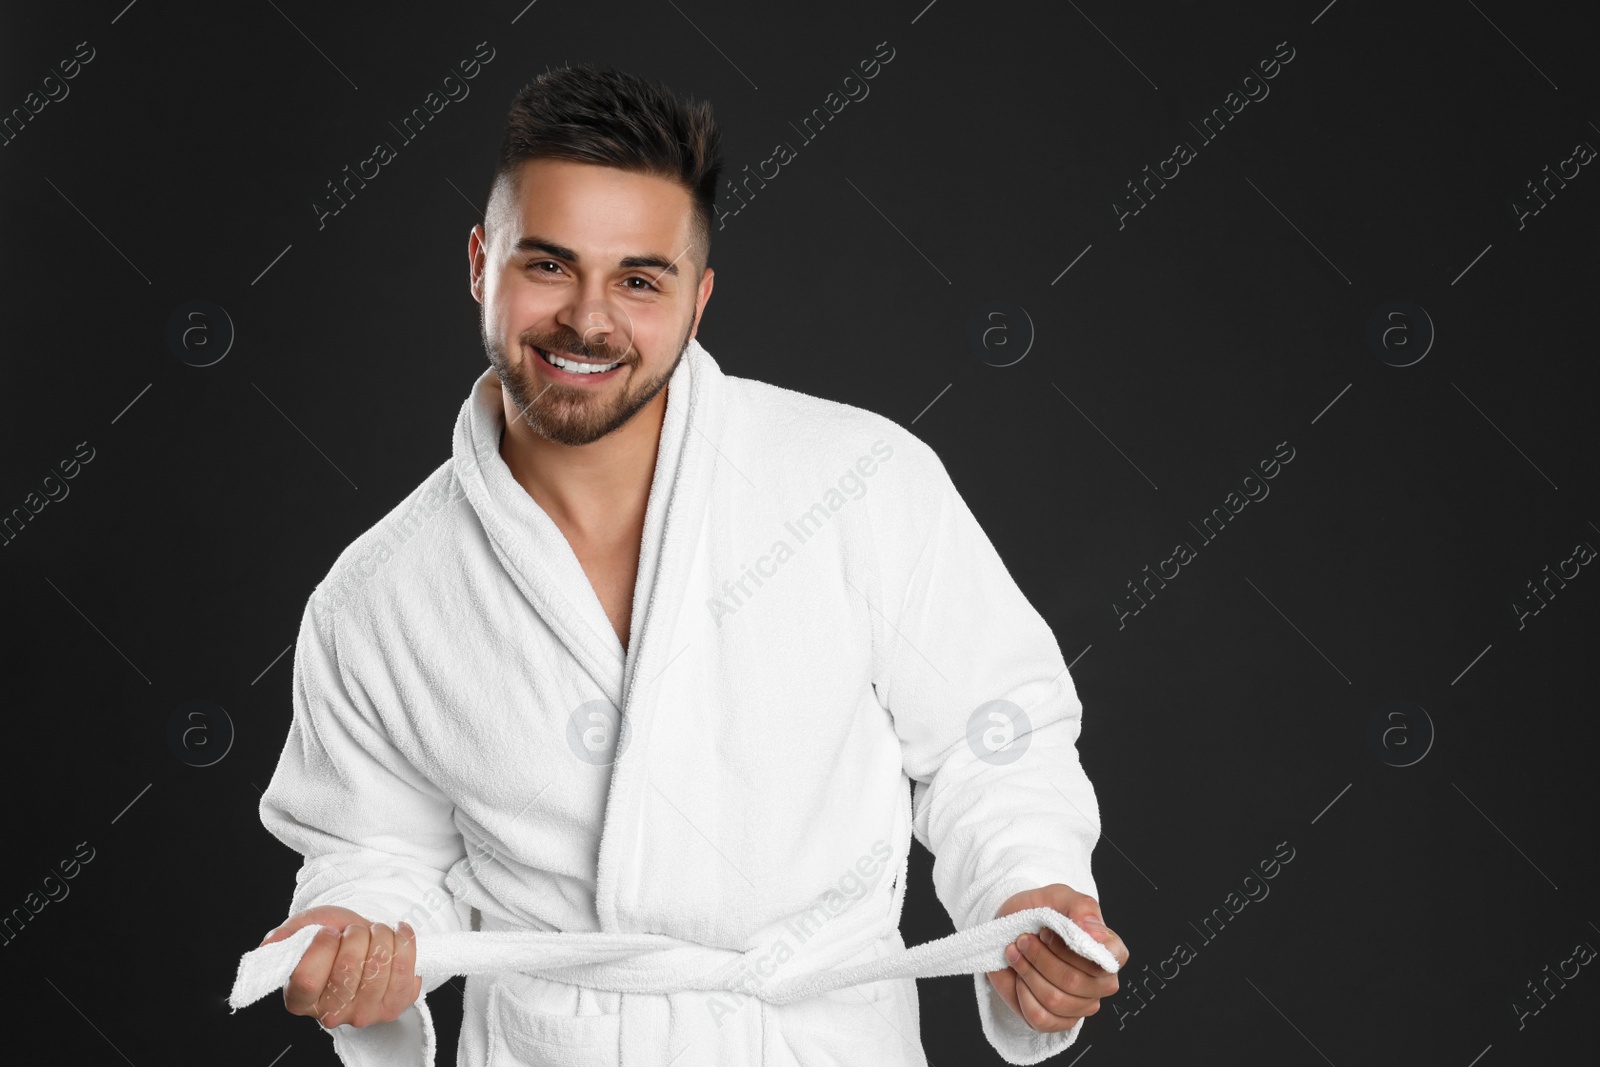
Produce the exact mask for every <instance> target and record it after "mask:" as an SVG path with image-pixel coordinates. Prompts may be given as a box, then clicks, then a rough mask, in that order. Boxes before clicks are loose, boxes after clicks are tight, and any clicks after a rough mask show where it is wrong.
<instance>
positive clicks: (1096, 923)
mask: <svg viewBox="0 0 1600 1067" xmlns="http://www.w3.org/2000/svg"><path fill="white" fill-rule="evenodd" d="M1067 918H1070V920H1072V921H1074V923H1077V925H1078V928H1080V929H1082V931H1083V933H1086V934H1088V936H1090V937H1093V939H1094V941H1098V942H1101V944H1102V945H1106V950H1107V952H1110V955H1112V958H1114V960H1117V968H1118V969H1120V968H1123V966H1126V965H1128V945H1125V944H1123V942H1122V937H1118V936H1117V931H1114V929H1112V928H1110V926H1107V925H1106V920H1104V918H1101V917H1099V913H1098V912H1094V910H1083V912H1080V913H1078V915H1069V917H1067Z"/></svg>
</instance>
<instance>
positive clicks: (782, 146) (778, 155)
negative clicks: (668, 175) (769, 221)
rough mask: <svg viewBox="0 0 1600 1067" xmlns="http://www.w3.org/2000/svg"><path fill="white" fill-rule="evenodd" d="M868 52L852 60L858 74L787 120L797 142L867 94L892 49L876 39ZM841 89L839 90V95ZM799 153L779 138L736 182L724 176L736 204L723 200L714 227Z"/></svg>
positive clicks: (722, 225) (816, 133)
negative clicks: (797, 122)
mask: <svg viewBox="0 0 1600 1067" xmlns="http://www.w3.org/2000/svg"><path fill="white" fill-rule="evenodd" d="M886 50H887V51H886ZM872 55H873V58H871V59H863V60H861V61H860V62H858V63H857V64H856V70H858V71H860V76H859V77H857V76H856V73H855V72H854V71H852V72H851V73H849V74H846V75H845V76H844V79H843V80H842V81H841V82H840V83H839V88H838V89H834V90H832V91H830V92H829V93H828V95H827V96H825V97H823V98H822V104H821V105H820V106H818V107H814V108H812V109H811V114H809V115H807V116H806V117H805V118H803V119H801V120H800V125H799V126H796V125H795V124H794V123H793V122H791V123H789V127H790V128H791V129H793V130H794V131H795V133H797V134H799V135H800V144H801V145H802V146H804V145H808V144H810V143H811V142H812V141H814V140H816V139H817V137H818V136H819V135H820V134H821V133H822V131H823V130H824V129H826V128H827V125H828V123H829V122H831V121H833V120H834V119H835V118H837V117H838V115H839V113H840V112H841V111H843V110H844V109H845V108H847V107H849V106H850V104H851V103H852V102H854V103H860V102H861V101H862V100H865V99H866V98H867V94H868V93H870V92H872V87H871V86H870V85H868V84H867V82H869V81H871V80H872V79H873V78H876V77H877V76H878V75H879V74H880V73H882V70H883V67H884V65H886V64H888V63H889V61H890V60H892V59H894V55H895V52H894V49H893V48H892V47H890V45H889V42H888V41H879V42H878V47H877V49H876V50H875V51H874V52H873V53H872ZM841 90H843V94H842V95H841V92H840V91H841ZM799 155H800V153H799V151H798V150H796V149H795V147H794V145H793V144H792V143H791V142H789V141H779V142H778V143H777V144H775V145H773V146H772V154H771V155H770V156H768V157H767V158H766V159H763V160H762V161H761V162H760V163H757V164H756V171H755V173H754V174H752V173H750V165H749V164H748V163H746V164H745V166H744V171H743V173H744V177H743V178H741V179H740V180H739V182H738V184H735V183H734V180H733V179H732V178H728V179H726V180H725V181H724V183H723V184H725V185H726V186H727V192H728V194H729V195H730V196H732V197H733V199H734V200H736V201H738V203H739V206H738V207H728V206H727V201H724V202H723V205H722V206H719V207H718V208H717V229H719V230H722V229H726V228H727V225H728V220H729V219H730V218H732V217H733V216H735V215H737V214H738V213H739V212H741V211H743V210H744V209H745V208H746V207H748V206H749V204H747V203H746V201H747V200H754V199H755V198H756V191H757V190H758V189H765V188H766V187H767V182H769V181H772V180H774V179H775V178H777V177H778V175H779V174H781V173H783V168H784V167H786V166H788V165H789V164H790V163H793V162H794V161H795V160H796V159H797V158H799ZM729 170H732V168H731V167H730V168H729ZM752 183H754V186H755V187H754V188H752V187H751V185H752Z"/></svg>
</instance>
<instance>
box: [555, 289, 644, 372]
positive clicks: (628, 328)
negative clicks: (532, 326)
mask: <svg viewBox="0 0 1600 1067" xmlns="http://www.w3.org/2000/svg"><path fill="white" fill-rule="evenodd" d="M557 320H558V321H559V322H561V324H562V325H564V326H566V327H567V328H568V329H569V330H571V331H572V332H573V333H575V334H577V335H578V339H579V340H581V341H582V342H583V343H584V345H585V346H586V347H591V348H604V349H605V350H606V351H608V352H614V353H617V354H618V356H619V357H625V356H627V355H628V353H630V352H632V351H633V319H632V318H631V317H630V316H629V315H628V312H627V310H626V309H625V308H624V307H622V305H621V304H620V303H618V302H617V301H616V300H614V299H611V298H609V297H606V296H590V297H587V298H585V299H582V300H579V301H578V302H577V303H574V304H573V305H571V306H570V307H568V308H566V309H565V310H564V312H563V313H562V314H561V315H559V316H558V317H557Z"/></svg>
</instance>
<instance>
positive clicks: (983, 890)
mask: <svg viewBox="0 0 1600 1067" xmlns="http://www.w3.org/2000/svg"><path fill="white" fill-rule="evenodd" d="M907 450H908V451H909V452H910V453H911V455H909V456H907V459H908V460H910V461H912V462H909V463H908V464H907V467H906V468H903V470H904V471H905V473H906V474H907V475H908V477H909V478H911V479H914V480H915V481H916V482H917V483H918V484H917V486H916V487H915V490H914V491H913V492H912V493H911V494H910V499H909V501H906V502H905V503H904V504H903V507H902V510H901V512H900V513H901V514H902V515H903V516H904V520H903V524H902V525H901V526H899V527H898V528H897V529H896V530H895V533H894V535H893V536H895V537H896V539H897V541H898V543H896V544H891V545H880V548H879V561H878V566H879V568H880V571H879V574H880V581H879V586H880V588H879V593H880V595H881V596H882V598H883V599H882V601H881V603H880V611H879V612H875V613H874V620H875V621H874V640H873V643H874V671H875V678H874V685H875V686H876V688H877V691H878V695H879V700H880V702H881V703H882V704H883V705H884V707H886V708H887V709H888V710H889V711H890V713H891V714H892V716H893V718H894V724H895V730H896V733H897V734H898V735H899V737H900V740H901V751H902V759H903V765H904V768H905V771H906V773H907V775H909V776H910V777H911V779H912V780H913V787H912V793H913V809H914V817H913V823H912V825H913V832H914V833H915V834H916V837H917V840H919V841H920V842H922V844H924V845H925V846H927V847H928V849H929V850H930V851H931V852H932V853H933V855H934V866H933V883H934V890H935V892H936V894H937V896H938V898H939V901H940V902H941V903H942V904H943V905H944V907H945V909H946V911H948V912H949V914H950V917H951V920H952V921H953V922H954V923H955V926H956V928H957V929H958V930H965V929H968V928H970V927H972V926H975V925H977V924H979V923H982V922H986V921H988V920H990V919H993V918H994V917H995V912H996V910H997V909H998V908H999V907H1000V905H1001V904H1002V903H1003V902H1004V901H1005V900H1006V899H1007V898H1008V897H1011V896H1012V895H1014V894H1016V893H1020V892H1022V891H1023V890H1026V889H1036V888H1039V887H1041V886H1045V885H1050V884H1052V883H1056V882H1060V883H1063V884H1065V885H1068V886H1070V887H1072V888H1073V889H1075V890H1077V891H1078V892H1080V893H1086V894H1088V895H1090V896H1092V897H1095V898H1096V899H1097V900H1098V899H1099V891H1098V890H1097V888H1096V886H1095V882H1094V878H1093V875H1092V874H1091V872H1090V864H1089V859H1090V853H1091V852H1092V851H1093V849H1094V846H1095V844H1096V842H1097V841H1098V840H1099V836H1100V809H1099V804H1098V802H1097V800H1096V797H1095V791H1094V787H1093V785H1092V784H1091V783H1090V781H1089V778H1088V776H1087V775H1086V774H1085V772H1084V769H1083V767H1082V765H1081V763H1080V762H1079V759H1078V752H1077V748H1076V742H1077V739H1078V735H1079V730H1080V727H1081V723H1082V705H1081V704H1080V703H1079V700H1078V695H1077V692H1076V690H1075V688H1074V686H1073V684H1072V678H1071V676H1070V675H1069V674H1068V673H1067V668H1066V663H1065V661H1064V660H1063V658H1062V655H1061V651H1060V648H1059V646H1058V644H1057V642H1056V639H1055V636H1054V634H1053V633H1052V632H1051V630H1050V628H1049V626H1048V625H1047V624H1046V623H1045V621H1044V619H1043V617H1042V616H1041V615H1040V614H1039V612H1038V611H1036V610H1035V609H1034V607H1033V606H1032V605H1031V604H1030V603H1029V602H1028V600H1027V599H1026V598H1025V597H1024V595H1023V593H1022V591H1021V590H1020V589H1019V588H1018V586H1017V584H1016V582H1015V581H1014V580H1013V579H1012V577H1011V575H1010V573H1009V572H1008V571H1007V570H1006V567H1005V564H1004V563H1003V562H1002V561H1001V559H1000V556H999V554H998V553H997V552H996V551H995V548H994V546H993V544H991V543H990V541H989V538H988V537H987V535H985V533H984V532H983V529H982V528H981V527H980V526H979V524H978V521H977V519H976V518H975V517H974V516H973V514H972V512H971V511H970V510H969V509H968V507H967V505H966V503H965V501H963V500H962V498H961V496H960V494H959V493H958V492H957V491H956V488H955V486H954V484H953V483H952V482H951V480H950V477H949V475H948V473H947V472H946V470H945V468H944V465H943V463H942V462H940V460H939V458H938V456H937V454H936V453H934V452H933V450H932V449H931V448H929V447H928V446H926V445H925V444H922V442H920V441H919V440H916V439H912V440H911V441H908V442H907ZM886 534H887V531H880V538H882V537H883V536H885V535H886ZM896 549H899V550H900V558H898V559H896V558H894V557H895V556H896ZM996 701H1006V702H1009V703H1006V704H996V703H992V702H996ZM986 705H987V706H986ZM1017 709H1021V712H1022V714H1023V715H1025V716H1026V723H1024V722H1023V721H1022V717H1021V716H1019V715H1017ZM997 714H998V715H1001V716H1003V718H995V717H994V716H995V715H997ZM1008 731H1009V732H1008ZM1008 737H1009V738H1010V744H1009V745H1007V744H1005V742H1006V740H1007V738H1008ZM1019 749H1020V754H1018V750H1019ZM975 983H976V991H977V998H978V1014H979V1017H980V1019H981V1021H982V1024H983V1032H984V1035H985V1036H986V1037H987V1038H988V1039H989V1042H990V1044H992V1045H993V1046H994V1048H995V1050H996V1051H997V1052H999V1053H1000V1055H1001V1056H1002V1057H1003V1058H1004V1059H1005V1060H1006V1061H1007V1062H1008V1063H1020V1064H1027V1063H1037V1062H1039V1061H1040V1060H1042V1059H1045V1058H1046V1057H1048V1056H1052V1055H1054V1054H1055V1053H1057V1052H1060V1051H1061V1050H1062V1049H1065V1048H1066V1047H1067V1046H1069V1045H1071V1044H1072V1043H1073V1042H1074V1041H1076V1040H1077V1036H1078V1033H1079V1032H1080V1031H1081V1030H1082V1029H1083V1022H1082V1021H1080V1022H1079V1023H1078V1025H1076V1026H1074V1027H1073V1028H1072V1029H1071V1030H1067V1031H1064V1032H1061V1033H1054V1034H1047V1033H1040V1032H1038V1031H1035V1030H1034V1029H1033V1028H1032V1027H1030V1026H1028V1024H1027V1023H1026V1022H1025V1021H1024V1020H1023V1019H1022V1018H1021V1016H1019V1015H1018V1014H1017V1013H1016V1012H1014V1011H1013V1010H1012V1009H1011V1008H1010V1007H1009V1006H1008V1005H1007V1004H1006V1003H1005V1001H1004V1000H1003V999H1002V998H1001V997H1000V995H999V994H998V993H997V992H995V991H994V988H993V986H992V985H991V984H990V982H989V980H988V978H986V977H985V976H984V975H982V974H978V975H976V976H975Z"/></svg>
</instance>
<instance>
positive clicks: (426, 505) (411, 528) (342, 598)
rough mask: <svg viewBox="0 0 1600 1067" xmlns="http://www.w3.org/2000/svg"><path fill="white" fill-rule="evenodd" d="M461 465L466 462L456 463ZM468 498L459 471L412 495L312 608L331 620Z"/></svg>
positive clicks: (489, 447) (482, 453)
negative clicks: (444, 483) (442, 484)
mask: <svg viewBox="0 0 1600 1067" xmlns="http://www.w3.org/2000/svg"><path fill="white" fill-rule="evenodd" d="M499 447H500V446H499V443H498V442H484V443H483V444H481V445H480V446H479V447H478V451H477V454H476V456H475V460H474V461H475V462H477V463H483V462H486V461H487V460H488V459H489V457H490V456H492V455H497V454H498V452H499ZM456 462H457V463H458V465H460V464H461V463H462V462H465V461H456ZM465 497H466V473H465V472H464V471H463V470H459V469H458V470H456V471H455V472H454V473H453V475H452V477H451V478H450V480H449V482H448V484H447V486H446V487H445V488H443V489H441V488H440V487H439V486H437V485H429V486H428V487H427V488H426V489H424V490H421V491H420V492H417V493H415V494H413V498H412V499H411V502H410V504H409V505H408V506H407V507H405V509H404V510H402V511H400V512H399V514H393V515H389V516H386V517H385V518H384V519H383V520H382V521H381V522H380V524H379V526H378V530H377V533H378V536H377V538H376V543H375V544H373V545H372V546H371V547H370V548H368V549H366V550H365V551H363V552H362V553H360V554H359V555H356V556H353V557H351V558H350V559H349V560H347V561H346V562H345V565H344V566H342V567H340V568H339V570H338V572H337V573H336V574H331V575H329V576H328V578H327V579H326V581H325V582H324V583H323V585H321V586H319V587H318V588H319V590H320V591H321V592H322V596H320V597H313V598H312V606H313V608H315V609H316V611H317V612H318V614H319V615H320V616H323V617H325V618H331V617H332V616H334V615H336V614H338V612H339V610H340V609H341V608H343V607H344V606H345V605H346V604H348V603H349V602H350V600H351V598H352V597H354V596H355V594H356V593H357V592H359V591H360V590H361V589H362V588H363V587H364V586H365V585H366V584H367V583H368V582H370V581H372V579H373V578H375V577H376V576H377V574H378V571H379V570H380V569H381V568H382V567H383V565H384V564H385V563H388V562H389V561H390V560H391V559H394V558H395V556H396V555H398V554H399V552H400V550H401V549H402V548H404V547H405V545H406V542H408V541H410V540H411V539H412V538H414V537H415V536H416V535H417V534H418V533H420V532H422V530H424V529H426V528H427V526H428V525H429V524H430V523H432V521H433V520H434V519H435V518H437V517H438V516H439V515H441V514H444V513H445V510H446V508H447V507H448V506H449V505H451V504H454V503H455V502H456V501H458V500H463V499H465Z"/></svg>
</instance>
